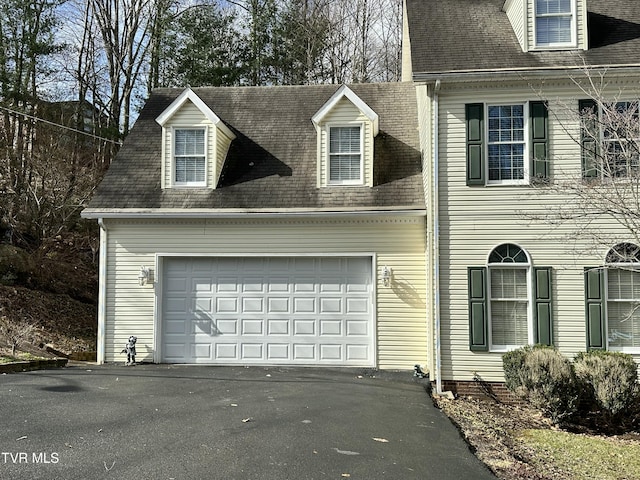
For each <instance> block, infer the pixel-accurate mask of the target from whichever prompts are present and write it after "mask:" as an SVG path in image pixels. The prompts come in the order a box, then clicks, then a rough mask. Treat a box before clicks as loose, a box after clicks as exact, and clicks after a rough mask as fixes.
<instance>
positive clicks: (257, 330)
mask: <svg viewBox="0 0 640 480" xmlns="http://www.w3.org/2000/svg"><path fill="white" fill-rule="evenodd" d="M262 333H263V325H262V320H246V319H245V320H242V333H241V335H262Z"/></svg>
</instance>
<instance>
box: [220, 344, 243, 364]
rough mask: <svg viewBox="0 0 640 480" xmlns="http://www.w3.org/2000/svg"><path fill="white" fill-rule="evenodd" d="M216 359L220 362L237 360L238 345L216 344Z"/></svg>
mask: <svg viewBox="0 0 640 480" xmlns="http://www.w3.org/2000/svg"><path fill="white" fill-rule="evenodd" d="M215 352H216V358H217V359H220V360H237V359H238V355H237V352H238V345H237V344H236V343H217V344H216V345H215Z"/></svg>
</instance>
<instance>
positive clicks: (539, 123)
mask: <svg viewBox="0 0 640 480" xmlns="http://www.w3.org/2000/svg"><path fill="white" fill-rule="evenodd" d="M403 48H404V49H403V72H404V73H403V75H404V80H412V81H414V82H415V84H416V89H417V101H418V111H419V115H420V125H421V139H422V144H421V145H422V151H423V154H424V174H425V178H426V179H427V181H426V182H425V185H426V202H427V211H428V212H430V213H429V215H428V232H429V234H428V252H429V255H430V256H429V258H430V260H429V262H428V263H429V264H430V266H431V275H432V282H433V284H434V290H435V291H436V292H437V295H435V296H434V298H433V303H432V304H430V305H429V309H428V310H429V313H428V318H429V319H430V321H431V322H432V323H433V324H434V334H435V338H434V344H435V346H436V348H434V349H432V350H430V353H431V355H430V362H429V363H430V365H432V366H433V368H432V371H433V373H434V377H435V379H436V380H437V381H438V388H439V389H444V390H447V389H452V390H458V391H460V390H461V389H463V387H465V388H466V387H469V386H470V385H472V384H473V382H474V381H478V380H481V381H486V382H500V381H503V372H502V354H503V353H504V352H506V351H508V350H511V349H514V348H517V347H519V346H523V345H527V344H535V343H541V344H551V345H555V346H556V347H558V348H559V349H560V351H561V352H563V353H564V354H566V355H567V356H569V357H572V356H573V355H574V354H575V353H577V352H579V351H584V350H585V349H587V348H598V349H611V350H617V351H623V352H628V353H631V354H634V355H638V357H637V358H638V359H640V314H639V313H638V311H637V310H638V302H639V301H640V272H639V271H638V270H639V269H640V263H639V262H640V255H638V252H637V249H638V247H637V245H638V244H639V243H640V242H639V239H640V236H639V235H638V234H639V233H640V232H637V231H635V228H634V225H635V224H634V223H633V222H632V221H630V220H631V217H633V216H635V215H637V211H638V210H637V203H636V204H635V205H636V208H635V210H634V208H633V207H631V208H630V209H628V214H629V216H628V217H627V220H628V221H629V222H628V223H627V224H626V225H625V220H624V219H623V218H624V215H620V214H619V213H618V212H613V211H611V210H610V209H609V210H608V209H607V208H606V206H605V204H606V202H604V201H602V200H603V199H604V198H606V197H607V195H608V193H607V192H609V193H611V194H612V195H613V197H612V198H614V197H615V195H618V196H619V197H618V198H622V199H625V198H626V199H627V200H628V202H629V205H633V202H635V201H637V200H638V197H637V195H635V194H634V193H633V190H634V189H633V188H629V186H630V185H635V186H637V185H638V180H639V179H638V175H639V173H640V172H639V170H638V149H637V148H638V143H637V139H638V137H640V134H639V135H634V134H632V135H631V139H629V138H628V136H627V138H626V139H621V138H618V137H617V133H618V130H619V126H617V123H616V120H614V121H609V122H608V117H607V114H608V113H611V112H617V113H620V114H621V115H622V116H623V117H625V116H626V118H628V119H630V120H631V122H632V123H634V124H635V128H636V129H637V128H638V127H637V123H638V122H637V120H638V104H637V101H638V98H640V3H639V2H637V1H635V0H614V1H609V0H506V1H505V0H449V1H446V2H443V1H437V0H406V2H405V18H404V46H403ZM604 107H610V108H609V109H608V110H607V109H606V108H604ZM604 110H607V111H606V112H605V111H604ZM628 140H634V141H631V142H629V141H628ZM634 150H635V151H634ZM612 167H615V168H612ZM623 185H624V189H626V193H623V194H622V195H621V194H620V190H621V188H623V187H621V186H623ZM603 187H606V188H603ZM607 188H610V189H611V190H607ZM614 191H615V193H613V192H614ZM589 195H593V197H591V198H590V197H589ZM634 195H635V196H634ZM590 202H592V203H590ZM431 213H433V215H431Z"/></svg>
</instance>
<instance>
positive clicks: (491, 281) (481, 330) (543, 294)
mask: <svg viewBox="0 0 640 480" xmlns="http://www.w3.org/2000/svg"><path fill="white" fill-rule="evenodd" d="M468 286H469V291H468V300H469V347H470V349H471V350H474V351H488V350H492V351H496V352H504V351H507V350H511V349H513V348H518V347H520V346H522V345H529V344H532V343H541V344H545V345H551V344H552V342H553V325H552V319H553V315H552V308H551V307H552V301H551V292H552V288H551V268H550V267H535V268H534V267H532V265H531V260H530V258H529V256H528V255H527V253H526V252H525V251H524V250H523V249H522V248H520V247H519V246H518V245H515V244H513V243H504V244H502V245H499V246H497V247H496V248H494V249H493V250H492V251H491V253H490V254H489V259H488V263H487V265H486V266H482V267H469V268H468Z"/></svg>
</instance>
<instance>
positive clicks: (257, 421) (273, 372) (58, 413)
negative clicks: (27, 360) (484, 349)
mask: <svg viewBox="0 0 640 480" xmlns="http://www.w3.org/2000/svg"><path fill="white" fill-rule="evenodd" d="M425 385H426V381H425V380H420V379H417V378H414V377H412V375H411V373H410V372H407V373H397V372H395V373H390V372H372V371H361V370H355V369H326V368H323V369H312V368H306V369H302V368H259V367H251V368H241V367H192V366H168V365H138V366H136V367H120V366H113V365H112V366H95V365H77V366H72V367H68V368H65V369H61V370H48V371H38V372H30V373H20V374H8V375H6V374H5V375H1V376H0V408H1V410H0V412H1V413H0V478H2V479H4V478H11V479H16V480H17V479H29V480H33V479H48V480H52V479H100V478H126V479H131V480H146V479H149V480H151V479H153V480H155V479H189V480H191V479H203V480H204V479H224V480H244V479H257V480H258V479H259V480H271V479H273V480H276V479H277V480H289V479H325V478H326V479H344V478H350V479H366V480H375V479H394V480H404V479H420V480H425V479H434V480H435V479H438V480H448V479H451V480H453V479H455V480H465V479H473V480H483V479H490V478H495V477H494V476H493V475H491V473H490V472H489V471H488V470H487V469H486V468H485V467H484V465H482V464H481V463H480V462H479V461H478V460H477V459H476V458H475V457H474V456H473V454H472V453H471V452H470V451H469V449H468V447H467V445H466V444H465V443H464V441H463V440H462V439H461V437H460V435H459V433H458V431H457V430H456V428H455V427H454V426H452V425H451V423H450V422H449V421H448V419H447V418H446V417H445V416H444V415H443V414H442V413H441V412H440V411H439V410H437V409H436V408H434V406H433V404H432V402H431V399H430V398H429V396H428V395H427V393H426V392H425Z"/></svg>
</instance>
